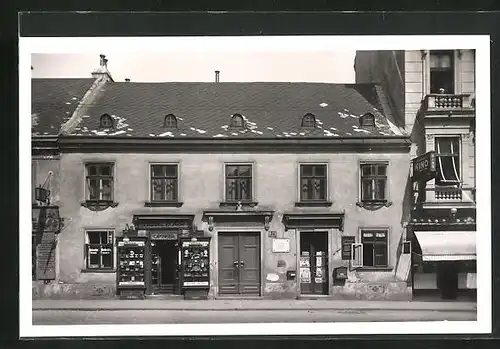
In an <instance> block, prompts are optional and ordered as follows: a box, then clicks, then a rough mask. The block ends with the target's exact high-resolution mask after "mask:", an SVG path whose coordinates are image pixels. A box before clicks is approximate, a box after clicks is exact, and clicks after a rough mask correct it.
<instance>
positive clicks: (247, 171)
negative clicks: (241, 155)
mask: <svg viewBox="0 0 500 349" xmlns="http://www.w3.org/2000/svg"><path fill="white" fill-rule="evenodd" d="M238 175H239V176H245V177H250V176H252V167H251V166H239V168H238Z"/></svg>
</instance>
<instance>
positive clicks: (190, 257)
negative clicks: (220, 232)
mask: <svg viewBox="0 0 500 349" xmlns="http://www.w3.org/2000/svg"><path fill="white" fill-rule="evenodd" d="M209 247H210V239H209V238H204V237H201V238H197V239H181V276H182V282H181V285H182V289H183V293H184V294H185V293H186V291H189V290H198V291H201V292H205V293H206V294H208V289H209V287H210V248H209Z"/></svg>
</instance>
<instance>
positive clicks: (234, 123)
mask: <svg viewBox="0 0 500 349" xmlns="http://www.w3.org/2000/svg"><path fill="white" fill-rule="evenodd" d="M229 126H231V127H234V128H244V127H245V120H243V116H241V114H234V115H233V116H232V117H231V123H230V125H229Z"/></svg>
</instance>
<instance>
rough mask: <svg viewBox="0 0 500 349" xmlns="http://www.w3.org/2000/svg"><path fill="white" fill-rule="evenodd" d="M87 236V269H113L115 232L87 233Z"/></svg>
mask: <svg viewBox="0 0 500 349" xmlns="http://www.w3.org/2000/svg"><path fill="white" fill-rule="evenodd" d="M85 234H86V236H85V239H86V241H85V250H86V260H87V265H86V266H87V269H90V270H110V269H113V264H114V263H113V260H114V258H113V245H114V243H113V231H109V230H104V231H87V232H86V233H85Z"/></svg>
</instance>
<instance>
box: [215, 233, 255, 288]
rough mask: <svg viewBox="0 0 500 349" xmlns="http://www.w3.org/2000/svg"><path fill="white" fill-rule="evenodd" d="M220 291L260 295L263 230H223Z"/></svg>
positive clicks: (220, 251)
mask: <svg viewBox="0 0 500 349" xmlns="http://www.w3.org/2000/svg"><path fill="white" fill-rule="evenodd" d="M218 244H219V248H218V250H219V251H218V252H219V268H218V269H219V294H241V295H259V294H260V233H219V234H218Z"/></svg>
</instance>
